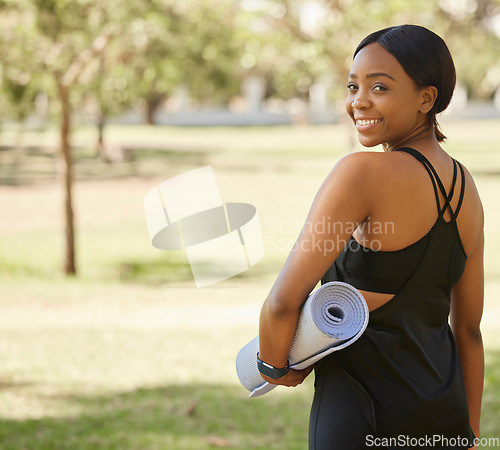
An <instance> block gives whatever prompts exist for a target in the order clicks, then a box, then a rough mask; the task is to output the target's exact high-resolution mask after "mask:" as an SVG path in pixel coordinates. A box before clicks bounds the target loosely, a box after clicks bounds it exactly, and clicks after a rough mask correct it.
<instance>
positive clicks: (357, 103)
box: [351, 95, 370, 109]
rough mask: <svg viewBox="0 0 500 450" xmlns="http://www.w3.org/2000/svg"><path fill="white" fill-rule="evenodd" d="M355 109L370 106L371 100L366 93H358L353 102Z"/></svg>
mask: <svg viewBox="0 0 500 450" xmlns="http://www.w3.org/2000/svg"><path fill="white" fill-rule="evenodd" d="M351 106H352V107H353V108H354V109H366V108H368V107H369V106H370V102H369V101H368V99H367V98H366V97H365V96H364V95H356V98H355V99H354V100H353V102H352V103H351Z"/></svg>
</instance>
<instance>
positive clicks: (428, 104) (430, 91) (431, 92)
mask: <svg viewBox="0 0 500 450" xmlns="http://www.w3.org/2000/svg"><path fill="white" fill-rule="evenodd" d="M437 97H438V90H437V88H436V86H427V87H426V88H424V89H422V92H421V101H420V112H422V113H424V114H427V113H428V112H429V111H430V110H431V109H432V107H433V106H434V103H435V102H436V99H437Z"/></svg>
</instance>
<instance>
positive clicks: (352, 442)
mask: <svg viewBox="0 0 500 450" xmlns="http://www.w3.org/2000/svg"><path fill="white" fill-rule="evenodd" d="M315 376H316V379H315V381H314V388H315V390H314V399H313V403H312V408H311V416H310V419H309V450H337V449H338V450H361V449H365V448H371V449H373V448H378V449H379V450H380V449H382V447H374V446H373V445H372V446H369V445H367V444H370V443H372V444H373V441H371V440H370V436H371V439H373V436H374V432H373V430H372V428H371V427H370V425H369V423H368V421H367V420H366V418H365V416H364V414H363V412H362V410H361V408H360V407H359V405H358V402H357V400H356V396H355V394H354V392H353V391H352V387H351V385H350V383H349V380H348V379H347V378H346V375H345V374H344V372H343V371H342V369H340V367H338V366H336V367H335V366H334V367H332V365H330V364H328V365H327V364H322V363H320V364H319V367H317V368H316V369H315Z"/></svg>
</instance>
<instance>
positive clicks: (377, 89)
mask: <svg viewBox="0 0 500 450" xmlns="http://www.w3.org/2000/svg"><path fill="white" fill-rule="evenodd" d="M373 90H374V91H387V88H386V87H385V86H382V85H381V84H376V85H375V86H373Z"/></svg>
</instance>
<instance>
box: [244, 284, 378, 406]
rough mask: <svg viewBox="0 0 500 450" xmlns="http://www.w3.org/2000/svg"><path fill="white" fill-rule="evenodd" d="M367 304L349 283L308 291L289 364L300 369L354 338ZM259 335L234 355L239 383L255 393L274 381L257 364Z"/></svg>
mask: <svg viewBox="0 0 500 450" xmlns="http://www.w3.org/2000/svg"><path fill="white" fill-rule="evenodd" d="M368 317H369V314H368V306H367V304H366V301H365V299H364V297H363V296H362V295H361V293H360V292H359V291H358V290H357V289H356V288H355V287H353V286H351V285H350V284H346V283H343V282H341V281H330V282H329V283H325V284H323V285H322V286H321V287H319V288H318V289H317V290H316V291H314V292H313V293H312V294H310V295H309V297H308V298H307V300H306V301H305V302H304V305H303V307H302V311H301V313H300V317H299V321H298V324H297V329H296V331H295V336H294V338H293V342H292V346H291V348H290V355H289V361H290V367H291V368H292V369H296V370H302V369H305V368H306V367H309V366H310V365H311V364H314V363H315V362H316V361H318V360H320V359H321V358H323V357H325V356H326V355H329V354H330V353H332V352H335V351H338V350H341V349H343V348H345V347H347V346H348V345H351V344H352V343H353V342H355V341H356V340H357V339H358V338H359V337H360V336H361V335H362V334H363V332H364V331H365V329H366V327H367V325H368ZM258 351H259V337H258V336H257V337H256V338H255V339H253V340H252V341H250V342H249V343H248V344H247V345H245V346H244V347H243V348H242V349H241V350H240V351H239V352H238V356H237V357H236V372H237V374H238V378H239V379H240V383H241V384H242V385H243V386H244V387H245V388H246V389H247V390H249V391H250V395H249V396H250V397H258V396H260V395H263V394H265V393H267V392H269V391H270V390H271V389H274V388H275V387H276V386H277V385H275V384H270V383H268V382H267V381H265V380H264V379H263V378H262V376H261V375H260V372H259V370H258V368H257V353H258Z"/></svg>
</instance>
